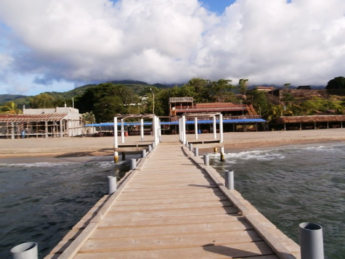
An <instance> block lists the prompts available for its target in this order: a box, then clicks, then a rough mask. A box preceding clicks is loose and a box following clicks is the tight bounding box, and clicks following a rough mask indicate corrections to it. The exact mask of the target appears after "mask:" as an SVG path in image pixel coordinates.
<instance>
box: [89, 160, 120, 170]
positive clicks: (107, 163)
mask: <svg viewBox="0 0 345 259" xmlns="http://www.w3.org/2000/svg"><path fill="white" fill-rule="evenodd" d="M91 163H93V164H94V165H96V166H98V167H100V168H102V169H104V168H109V167H113V166H114V162H113V161H97V162H91ZM123 163H124V161H120V162H118V163H116V165H117V166H118V165H121V164H123Z"/></svg>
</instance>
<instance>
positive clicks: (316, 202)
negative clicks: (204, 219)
mask: <svg viewBox="0 0 345 259" xmlns="http://www.w3.org/2000/svg"><path fill="white" fill-rule="evenodd" d="M219 160H220V159H219V154H218V155H211V165H212V166H213V167H215V168H216V169H217V171H218V172H219V173H220V174H222V176H224V171H225V170H233V171H234V175H235V189H237V190H238V191H239V192H240V193H241V194H242V196H243V197H244V198H245V199H247V200H248V201H250V202H251V203H252V205H254V206H255V207H256V208H257V209H258V210H259V211H260V212H261V213H262V214H264V215H265V216H266V217H267V218H268V219H269V220H270V221H271V222H273V223H274V224H275V225H276V226H277V228H279V229H280V230H281V231H283V232H284V233H285V234H286V235H287V236H289V237H290V238H292V239H293V240H294V241H295V242H297V243H298V244H299V232H298V225H299V224H300V223H302V222H313V223H318V224H320V225H321V226H322V228H323V233H324V248H325V254H326V256H327V258H332V259H336V258H339V259H340V258H345V145H339V144H327V145H300V146H285V147H280V148H272V149H262V150H251V151H239V152H233V153H227V154H226V155H225V162H220V161H219Z"/></svg>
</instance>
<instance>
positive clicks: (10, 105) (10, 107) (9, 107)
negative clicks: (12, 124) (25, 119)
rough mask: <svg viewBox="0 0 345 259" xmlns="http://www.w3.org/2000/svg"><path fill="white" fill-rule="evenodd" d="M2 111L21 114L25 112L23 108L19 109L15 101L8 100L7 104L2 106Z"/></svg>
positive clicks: (0, 110)
mask: <svg viewBox="0 0 345 259" xmlns="http://www.w3.org/2000/svg"><path fill="white" fill-rule="evenodd" d="M0 113H7V114H21V113H23V112H22V110H21V109H18V107H17V104H16V103H15V102H7V103H5V105H3V106H0Z"/></svg>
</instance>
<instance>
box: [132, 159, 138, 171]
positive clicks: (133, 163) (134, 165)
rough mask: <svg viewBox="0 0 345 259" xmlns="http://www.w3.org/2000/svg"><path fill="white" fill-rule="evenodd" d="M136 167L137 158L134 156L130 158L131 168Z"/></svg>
mask: <svg viewBox="0 0 345 259" xmlns="http://www.w3.org/2000/svg"><path fill="white" fill-rule="evenodd" d="M135 168H137V160H136V159H135V158H132V159H131V170H134V169H135Z"/></svg>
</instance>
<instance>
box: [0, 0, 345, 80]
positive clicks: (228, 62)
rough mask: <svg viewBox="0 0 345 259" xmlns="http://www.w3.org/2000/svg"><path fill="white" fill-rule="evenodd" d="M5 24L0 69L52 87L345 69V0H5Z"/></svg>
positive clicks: (324, 73) (326, 74) (294, 76)
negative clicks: (221, 4)
mask: <svg viewBox="0 0 345 259" xmlns="http://www.w3.org/2000/svg"><path fill="white" fill-rule="evenodd" d="M0 21H2V22H3V23H4V24H5V25H6V26H7V27H8V28H10V32H11V33H8V34H7V35H8V36H7V37H8V38H7V41H10V42H11V48H6V50H5V52H6V53H3V54H0V66H1V65H2V66H3V64H5V61H4V58H3V57H6V60H10V61H11V64H12V66H11V69H12V70H11V73H19V74H21V73H23V74H32V75H36V76H38V77H39V78H40V79H41V80H40V81H42V82H47V84H48V83H51V82H53V81H54V80H66V81H71V82H87V81H98V80H99V81H106V80H115V79H137V80H144V81H148V82H150V83H156V82H161V83H168V82H171V83H172V82H184V81H186V80H188V79H190V78H192V77H203V78H209V79H219V78H229V79H233V80H234V82H236V80H238V79H239V78H248V79H249V80H250V82H251V83H254V84H261V83H274V84H284V83H286V82H290V83H292V84H296V85H298V84H326V83H327V81H328V80H330V79H331V78H333V77H335V76H341V75H344V71H345V69H344V68H345V63H344V58H345V44H344V42H345V2H344V1H343V0H328V1H324V0H293V1H292V3H290V4H288V3H287V1H286V0H260V1H258V0H237V1H236V2H235V3H234V4H233V5H231V6H229V7H228V8H227V9H226V10H225V11H224V13H223V14H222V15H220V16H219V15H218V16H217V15H216V14H214V13H211V12H209V11H207V10H206V9H205V8H203V7H202V5H201V2H198V1H197V0H189V1H185V0H142V1H138V0H122V1H119V2H117V3H116V4H113V3H112V2H110V1H107V0H74V1H69V0H59V1H57V0H31V1H19V0H2V1H1V2H0ZM0 52H1V49H0ZM8 65H9V63H6V66H8ZM36 81H37V80H36Z"/></svg>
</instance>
